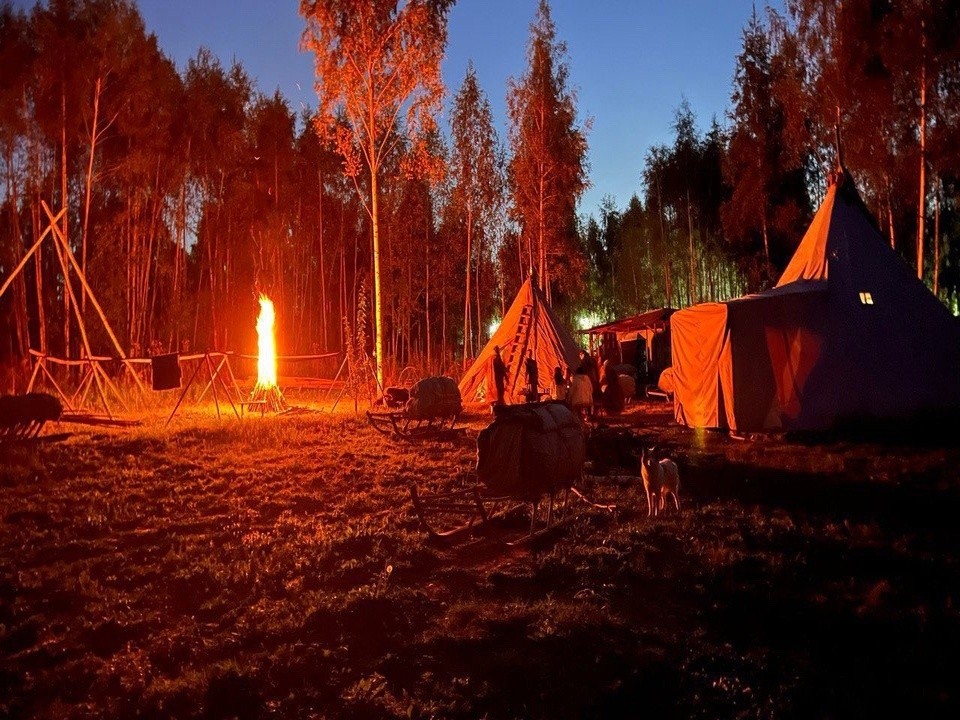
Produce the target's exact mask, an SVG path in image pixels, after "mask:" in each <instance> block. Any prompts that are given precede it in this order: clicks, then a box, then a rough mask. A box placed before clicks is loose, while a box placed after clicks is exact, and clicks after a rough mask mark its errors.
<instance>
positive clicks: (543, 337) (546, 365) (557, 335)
mask: <svg viewBox="0 0 960 720" xmlns="http://www.w3.org/2000/svg"><path fill="white" fill-rule="evenodd" d="M495 346H499V347H500V357H501V358H503V362H504V363H505V364H506V366H507V379H506V383H505V385H506V387H505V392H504V400H505V401H506V402H508V403H518V402H522V400H523V389H524V387H525V386H526V382H527V381H526V375H525V373H524V360H526V358H527V357H529V356H532V357H533V358H534V359H535V360H536V361H537V370H538V375H539V385H540V388H539V389H540V390H542V391H547V390H549V388H550V387H551V385H552V384H553V371H554V369H555V368H556V367H559V368H560V369H561V371H563V373H564V375H566V372H567V369H568V368H575V367H576V366H577V363H578V362H579V359H578V357H577V353H578V347H577V344H576V343H575V342H574V340H573V336H572V335H571V334H570V331H569V330H567V329H566V328H565V327H564V326H563V323H561V322H560V319H559V318H558V317H557V315H556V313H554V312H553V309H552V308H551V307H550V304H549V303H548V302H547V300H546V298H544V296H543V293H541V292H540V290H538V289H537V287H536V286H535V285H534V284H533V283H532V282H531V280H530V279H529V278H528V279H527V280H526V282H524V283H523V285H522V286H521V287H520V290H519V291H518V292H517V297H516V298H515V299H514V301H513V303H512V304H511V305H510V309H509V310H507V313H506V315H504V317H503V320H502V321H501V322H500V327H498V328H497V331H496V332H495V333H494V334H493V337H492V338H490V342H488V343H487V344H486V346H485V347H484V348H483V351H482V352H481V353H480V355H479V356H478V357H477V359H476V361H475V362H474V363H473V365H471V366H470V369H469V370H467V372H466V373H465V374H464V376H463V378H462V379H461V380H460V396H461V397H462V398H463V400H464V402H492V401H493V400H494V396H495V391H494V389H493V349H494V347H495Z"/></svg>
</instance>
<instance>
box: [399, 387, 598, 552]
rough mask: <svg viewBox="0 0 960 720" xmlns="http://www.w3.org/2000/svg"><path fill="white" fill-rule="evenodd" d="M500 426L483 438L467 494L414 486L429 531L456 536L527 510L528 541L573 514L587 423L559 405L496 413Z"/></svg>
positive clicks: (465, 483)
mask: <svg viewBox="0 0 960 720" xmlns="http://www.w3.org/2000/svg"><path fill="white" fill-rule="evenodd" d="M494 416H495V417H494V420H493V422H492V423H491V424H490V425H489V426H487V427H486V428H484V429H483V430H482V431H480V434H479V435H478V437H477V466H476V471H475V472H474V473H472V474H469V475H466V476H463V477H461V478H460V480H461V487H458V488H456V489H453V490H450V491H446V492H441V493H423V492H421V491H420V490H418V488H417V487H416V485H415V484H411V486H410V498H411V500H412V501H413V508H414V511H415V512H416V514H417V517H418V518H419V520H420V523H421V525H422V526H423V528H424V529H425V530H426V531H427V532H428V533H429V534H430V535H431V536H432V537H437V538H442V537H450V536H452V535H456V534H459V533H461V532H463V531H465V530H468V529H470V528H473V527H474V526H476V525H481V524H484V523H488V522H489V521H491V520H492V519H494V518H495V517H500V516H503V515H506V514H510V513H513V512H516V511H518V510H522V509H526V510H527V511H528V512H529V515H530V531H529V535H528V536H527V537H526V538H524V539H528V538H530V537H533V536H536V535H539V534H541V533H543V532H545V531H547V530H548V529H550V528H551V527H552V526H553V525H554V523H555V520H556V519H557V517H556V516H557V515H558V513H559V512H562V511H563V510H565V509H566V507H567V501H568V500H569V494H570V491H571V489H572V488H573V485H574V483H575V482H576V481H577V480H579V478H580V475H581V472H582V470H583V464H584V461H585V459H586V436H585V432H584V427H583V424H582V423H581V422H580V420H579V419H578V418H577V417H576V415H574V414H573V413H572V412H571V411H570V409H569V408H568V407H567V406H566V405H565V404H563V403H560V402H543V403H528V404H525V405H503V406H495V407H494Z"/></svg>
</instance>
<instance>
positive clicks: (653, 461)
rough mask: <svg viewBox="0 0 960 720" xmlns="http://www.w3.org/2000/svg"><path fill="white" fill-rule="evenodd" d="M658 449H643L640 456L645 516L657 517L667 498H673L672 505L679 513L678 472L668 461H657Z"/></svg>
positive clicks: (672, 463)
mask: <svg viewBox="0 0 960 720" xmlns="http://www.w3.org/2000/svg"><path fill="white" fill-rule="evenodd" d="M657 453H658V449H657V446H656V445H654V446H653V447H651V448H644V449H643V451H642V453H641V455H640V477H642V478H643V489H644V490H646V492H647V515H648V516H651V515H659V514H660V513H661V512H662V511H663V509H664V508H665V507H666V501H667V496H672V497H673V503H674V505H675V506H676V508H677V512H680V470H679V468H678V467H677V464H676V463H675V462H674V461H673V460H670V459H667V458H664V459H663V460H658V459H657Z"/></svg>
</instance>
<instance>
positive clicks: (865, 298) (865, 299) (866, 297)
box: [860, 292, 873, 305]
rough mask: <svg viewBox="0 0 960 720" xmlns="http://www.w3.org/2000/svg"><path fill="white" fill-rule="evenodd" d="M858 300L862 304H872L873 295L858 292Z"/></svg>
mask: <svg viewBox="0 0 960 720" xmlns="http://www.w3.org/2000/svg"><path fill="white" fill-rule="evenodd" d="M860 302H861V303H863V304H864V305H873V295H871V294H870V293H868V292H862V293H860Z"/></svg>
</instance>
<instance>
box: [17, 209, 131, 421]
mask: <svg viewBox="0 0 960 720" xmlns="http://www.w3.org/2000/svg"><path fill="white" fill-rule="evenodd" d="M40 204H41V206H42V207H43V211H44V213H45V214H46V216H47V219H48V221H49V224H48V225H47V227H46V229H45V230H44V231H43V232H42V233H41V234H40V237H39V238H38V239H37V241H36V242H35V243H34V244H33V246H32V247H31V248H30V249H29V250H28V251H27V252H26V254H25V255H24V256H23V258H21V260H20V262H19V263H18V264H17V266H16V267H15V268H14V269H13V272H12V273H10V276H9V277H8V278H7V279H6V280H5V281H4V283H3V285H2V286H0V297H2V296H3V293H4V292H5V291H6V290H7V288H8V287H10V285H11V284H12V283H13V280H14V279H15V278H16V277H17V276H18V275H19V274H20V273H21V272H22V271H23V268H24V267H26V264H27V261H28V260H29V259H30V257H31V256H32V255H33V254H34V253H35V252H36V251H37V250H38V249H39V248H40V245H41V244H42V243H43V241H44V240H45V239H46V238H47V236H48V235H49V236H50V237H52V238H53V242H54V243H55V249H56V253H55V255H56V256H57V260H58V261H59V262H60V269H61V271H62V272H63V285H64V289H65V292H66V293H67V295H68V296H69V297H70V304H71V307H72V308H73V312H74V318H75V319H76V321H77V326H78V327H79V329H80V339H81V341H82V343H83V351H84V355H85V357H83V358H81V359H79V360H67V361H62V362H63V363H64V364H68V365H85V366H86V367H87V371H86V373H85V375H84V378H83V380H81V383H80V387H79V388H78V390H77V392H75V393H74V396H73V399H74V400H75V399H76V398H77V396H78V395H79V396H80V398H81V400H82V399H83V398H85V397H86V394H87V392H86V391H84V392H83V394H82V395H80V390H81V389H83V387H84V385H86V384H87V383H88V382H89V383H90V384H91V385H95V386H96V388H97V394H98V395H99V397H100V401H101V402H102V403H103V407H104V409H105V410H106V412H107V415H108V416H109V417H110V418H111V419H113V412H112V411H111V409H110V403H109V402H108V400H107V393H106V389H110V390H111V391H112V392H113V393H114V394H115V395H116V396H117V398H119V400H120V403H121V405H123V406H124V408H126V404H125V403H124V402H123V397H122V396H121V395H120V392H119V390H118V389H117V387H116V385H115V384H114V383H113V381H112V380H110V377H109V376H108V375H107V373H106V371H104V369H103V367H101V366H100V364H99V362H98V361H97V360H96V359H95V358H94V355H93V352H92V351H91V349H90V339H89V337H88V336H87V327H86V325H85V323H84V321H83V315H82V314H81V313H80V305H79V303H78V302H77V296H76V293H75V292H74V290H73V283H72V282H71V281H70V269H71V268H72V269H73V272H74V273H75V274H76V276H77V277H78V278H79V280H80V286H81V289H82V291H83V293H84V294H85V296H86V297H88V298H89V299H90V304H91V305H93V308H94V310H96V312H97V315H98V316H99V317H100V321H101V322H102V323H103V328H104V330H106V331H107V335H109V336H110V341H111V343H112V344H113V347H114V350H116V352H117V356H118V357H119V358H120V360H121V362H123V364H124V365H125V366H126V367H127V369H128V370H129V371H130V374H131V375H132V376H133V378H134V381H135V382H136V384H137V386H138V387H139V388H140V390H141V391H142V392H144V393H145V392H146V390H147V388H146V386H145V385H144V384H143V380H141V379H140V376H139V375H138V374H137V372H136V370H135V369H134V368H133V366H132V364H131V363H130V361H129V360H128V358H127V355H126V353H125V352H124V351H123V348H122V347H121V346H120V341H119V340H117V336H116V333H114V332H113V328H112V327H111V326H110V322H109V321H108V320H107V316H106V314H105V313H104V312H103V308H102V307H100V303H99V302H98V301H97V296H96V295H95V294H94V292H93V290H92V289H91V288H90V284H89V283H88V282H87V278H86V275H84V272H83V269H82V268H81V267H80V263H79V262H77V258H76V256H74V254H73V250H72V249H71V248H70V243H68V242H67V239H66V237H65V236H64V234H63V230H61V228H60V222H61V221H62V220H63V218H64V216H65V214H66V212H67V209H66V208H63V209H62V210H60V212H58V213H57V214H56V215H54V214H53V212H52V211H51V210H50V207H49V206H48V205H47V203H46V201H45V200H41V201H40ZM31 354H33V355H34V356H35V357H37V358H38V360H37V365H36V367H35V368H34V371H33V377H32V378H31V380H30V388H32V387H33V382H34V380H35V379H36V377H37V374H38V372H39V371H40V370H41V368H42V370H43V371H44V373H45V374H46V376H47V377H48V378H49V379H50V380H51V381H52V382H53V385H54V387H55V388H56V389H57V392H58V393H59V394H60V397H61V399H63V400H64V401H66V402H67V406H68V407H70V408H71V410H72V409H73V407H72V403H71V402H69V401H68V400H67V396H66V394H65V393H64V392H63V390H62V389H60V387H59V386H58V385H57V384H56V382H55V381H53V378H52V376H51V375H50V372H49V371H48V370H47V368H46V367H42V366H43V365H44V361H45V360H52V358H49V357H48V356H45V355H40V354H39V353H33V351H31ZM86 390H89V386H88V387H87V388H86Z"/></svg>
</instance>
